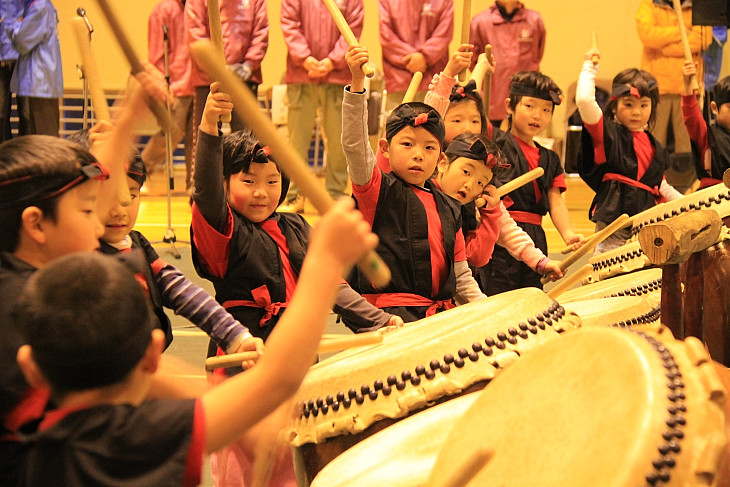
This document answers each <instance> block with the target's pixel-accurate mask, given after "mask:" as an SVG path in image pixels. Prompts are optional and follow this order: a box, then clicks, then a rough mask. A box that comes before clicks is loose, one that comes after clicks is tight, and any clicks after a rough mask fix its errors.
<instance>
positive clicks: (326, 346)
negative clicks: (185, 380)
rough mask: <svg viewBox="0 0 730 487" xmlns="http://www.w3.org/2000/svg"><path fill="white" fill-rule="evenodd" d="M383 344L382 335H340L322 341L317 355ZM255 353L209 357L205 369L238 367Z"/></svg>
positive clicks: (254, 357) (372, 333) (252, 358)
mask: <svg viewBox="0 0 730 487" xmlns="http://www.w3.org/2000/svg"><path fill="white" fill-rule="evenodd" d="M382 342H383V335H381V334H380V333H377V332H370V333H360V334H358V335H341V336H340V337H339V338H330V339H327V340H322V341H320V343H319V348H318V349H317V353H332V352H339V351H341V350H346V349H348V348H354V347H362V346H365V345H374V344H378V343H382ZM258 358H259V355H258V353H257V352H240V353H231V354H228V355H220V356H218V357H209V358H207V359H206V360H205V369H206V370H213V369H222V368H227V367H238V366H239V365H241V362H246V361H248V360H258Z"/></svg>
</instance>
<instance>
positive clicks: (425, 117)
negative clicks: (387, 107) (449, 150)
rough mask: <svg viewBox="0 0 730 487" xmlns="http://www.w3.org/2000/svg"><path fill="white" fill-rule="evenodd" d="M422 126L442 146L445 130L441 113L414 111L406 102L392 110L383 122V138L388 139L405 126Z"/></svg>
mask: <svg viewBox="0 0 730 487" xmlns="http://www.w3.org/2000/svg"><path fill="white" fill-rule="evenodd" d="M408 126H410V127H423V128H425V129H426V130H428V131H429V132H430V133H431V134H432V135H433V136H434V137H436V139H438V142H439V145H440V146H442V147H443V145H444V136H445V135H446V130H445V128H444V123H443V120H442V119H441V115H439V113H438V112H437V111H436V110H433V109H431V110H429V111H428V112H423V113H418V114H417V113H416V111H415V110H414V109H413V108H412V107H411V106H410V105H408V104H407V103H404V104H402V105H399V106H397V107H396V108H395V110H393V113H391V114H390V117H388V121H387V122H386V123H385V138H386V139H388V140H390V139H391V138H392V137H393V136H394V135H395V134H397V133H398V132H400V131H401V130H403V129H404V128H405V127H408Z"/></svg>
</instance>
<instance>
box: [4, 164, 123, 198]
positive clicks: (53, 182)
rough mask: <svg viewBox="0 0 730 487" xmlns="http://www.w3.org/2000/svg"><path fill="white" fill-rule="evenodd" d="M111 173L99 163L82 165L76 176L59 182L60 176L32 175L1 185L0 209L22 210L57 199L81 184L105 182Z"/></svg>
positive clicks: (9, 180)
mask: <svg viewBox="0 0 730 487" xmlns="http://www.w3.org/2000/svg"><path fill="white" fill-rule="evenodd" d="M108 177H109V171H108V170H107V169H106V168H105V167H103V166H101V165H100V164H99V163H98V162H92V163H89V164H82V165H81V167H80V168H79V170H78V173H76V175H73V176H70V177H68V178H66V179H64V180H61V181H59V179H58V174H30V175H27V176H22V177H19V178H15V179H8V180H7V181H3V182H1V183H0V208H3V209H9V208H21V207H25V206H31V205H34V204H36V203H39V202H41V201H46V200H49V199H51V198H55V197H56V196H59V195H61V194H63V193H65V192H66V191H68V190H70V189H72V188H74V187H76V186H78V185H79V184H81V183H83V182H85V181H88V180H90V179H94V180H97V181H103V180H105V179H107V178H108Z"/></svg>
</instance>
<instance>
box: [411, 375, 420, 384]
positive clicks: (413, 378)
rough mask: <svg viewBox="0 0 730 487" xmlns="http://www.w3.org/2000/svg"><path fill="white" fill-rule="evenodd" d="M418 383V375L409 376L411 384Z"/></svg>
mask: <svg viewBox="0 0 730 487" xmlns="http://www.w3.org/2000/svg"><path fill="white" fill-rule="evenodd" d="M420 383H421V378H420V377H418V376H417V375H414V376H413V377H411V384H413V385H414V386H417V385H418V384H420Z"/></svg>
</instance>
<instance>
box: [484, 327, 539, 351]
mask: <svg viewBox="0 0 730 487" xmlns="http://www.w3.org/2000/svg"><path fill="white" fill-rule="evenodd" d="M528 336H529V335H528V334H527V332H526V331H524V330H520V338H522V339H523V340H527V337H528ZM484 352H485V353H484V355H491V349H490V353H486V350H485V351H484Z"/></svg>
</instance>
